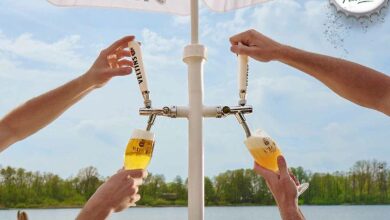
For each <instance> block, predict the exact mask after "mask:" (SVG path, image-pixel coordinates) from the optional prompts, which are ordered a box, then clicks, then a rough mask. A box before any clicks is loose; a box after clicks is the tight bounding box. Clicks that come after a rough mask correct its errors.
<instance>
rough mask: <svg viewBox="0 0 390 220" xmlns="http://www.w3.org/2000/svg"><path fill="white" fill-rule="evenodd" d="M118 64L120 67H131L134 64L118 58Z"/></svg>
mask: <svg viewBox="0 0 390 220" xmlns="http://www.w3.org/2000/svg"><path fill="white" fill-rule="evenodd" d="M118 65H119V66H120V67H133V66H134V64H133V62H132V61H130V60H126V59H123V60H119V61H118Z"/></svg>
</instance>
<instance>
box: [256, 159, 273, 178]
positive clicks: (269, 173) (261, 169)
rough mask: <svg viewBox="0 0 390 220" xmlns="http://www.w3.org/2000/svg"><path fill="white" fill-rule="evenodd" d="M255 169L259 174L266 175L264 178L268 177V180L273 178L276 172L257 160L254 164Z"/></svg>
mask: <svg viewBox="0 0 390 220" xmlns="http://www.w3.org/2000/svg"><path fill="white" fill-rule="evenodd" d="M253 169H254V170H255V172H256V173H257V174H260V175H261V176H262V177H264V179H266V181H269V180H271V179H272V178H273V177H274V176H275V173H274V172H272V171H271V170H268V169H266V168H264V167H262V166H260V165H259V164H257V163H256V162H255V165H254V168H253Z"/></svg>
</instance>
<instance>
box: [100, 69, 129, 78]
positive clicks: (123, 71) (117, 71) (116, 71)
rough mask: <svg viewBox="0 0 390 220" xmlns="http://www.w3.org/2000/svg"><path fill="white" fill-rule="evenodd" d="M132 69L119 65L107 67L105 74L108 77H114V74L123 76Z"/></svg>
mask: <svg viewBox="0 0 390 220" xmlns="http://www.w3.org/2000/svg"><path fill="white" fill-rule="evenodd" d="M131 71H132V68H131V67H119V68H114V69H108V70H107V72H106V74H107V75H108V77H114V76H125V75H129V74H130V73H131Z"/></svg>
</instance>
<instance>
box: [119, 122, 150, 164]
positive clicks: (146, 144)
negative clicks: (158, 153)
mask: <svg viewBox="0 0 390 220" xmlns="http://www.w3.org/2000/svg"><path fill="white" fill-rule="evenodd" d="M153 149H154V134H153V133H152V132H150V131H145V130H140V129H135V130H134V131H133V133H132V135H131V138H130V140H129V143H128V144H127V147H126V152H125V160H124V167H125V169H126V170H136V169H146V167H147V166H148V165H149V163H150V160H151V158H152V155H153Z"/></svg>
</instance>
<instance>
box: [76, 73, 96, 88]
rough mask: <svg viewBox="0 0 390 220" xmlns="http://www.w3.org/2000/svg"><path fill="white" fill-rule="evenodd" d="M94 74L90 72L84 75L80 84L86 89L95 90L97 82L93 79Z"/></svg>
mask: <svg viewBox="0 0 390 220" xmlns="http://www.w3.org/2000/svg"><path fill="white" fill-rule="evenodd" d="M93 75H94V74H93V73H91V72H90V70H89V71H88V72H86V73H84V74H83V75H81V76H80V77H79V78H78V79H79V81H80V84H81V85H82V86H83V87H84V88H85V89H86V90H89V89H95V88H97V83H96V80H95V79H94V77H93Z"/></svg>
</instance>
